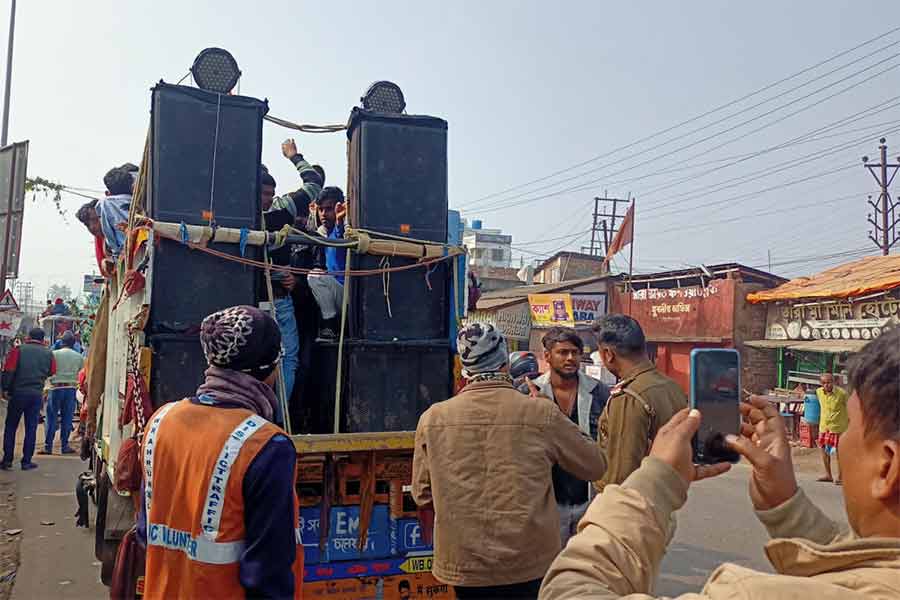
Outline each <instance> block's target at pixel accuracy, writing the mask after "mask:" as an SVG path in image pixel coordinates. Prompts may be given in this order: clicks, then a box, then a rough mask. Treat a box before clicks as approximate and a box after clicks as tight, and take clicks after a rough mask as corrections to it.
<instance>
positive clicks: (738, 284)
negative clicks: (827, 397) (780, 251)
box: [610, 264, 785, 393]
mask: <svg viewBox="0 0 900 600" xmlns="http://www.w3.org/2000/svg"><path fill="white" fill-rule="evenodd" d="M784 281H785V280H784V279H782V278H780V277H777V276H775V275H771V274H769V273H765V272H763V271H758V270H756V269H751V268H749V267H744V266H742V265H738V264H723V265H715V266H710V267H706V268H705V269H687V270H683V271H668V272H664V273H656V274H651V275H640V276H636V277H634V278H633V279H632V281H631V282H630V284H629V283H628V282H625V281H621V282H619V283H618V284H617V285H616V286H615V288H614V289H611V290H610V304H611V307H610V312H613V313H622V314H627V315H630V316H632V317H634V318H635V319H637V321H638V322H639V323H640V324H641V327H642V328H643V330H644V334H645V335H646V337H647V341H648V346H649V353H650V358H651V359H652V360H653V361H654V362H655V364H656V366H657V367H658V368H659V370H660V371H661V372H663V373H665V374H666V375H668V376H669V377H671V378H672V379H674V380H675V381H676V382H678V384H679V385H680V386H681V388H682V389H683V390H684V391H685V393H689V390H690V360H691V350H693V349H695V348H734V349H736V350H738V352H739V353H740V355H741V386H742V387H743V388H744V389H746V390H750V391H753V392H762V391H764V390H766V389H770V388H772V387H773V386H774V385H775V372H774V370H773V369H771V368H770V367H766V368H765V369H760V368H759V366H760V365H757V364H756V362H755V361H754V358H755V357H754V356H753V354H751V352H750V350H749V349H748V348H747V346H746V344H745V342H746V341H749V340H755V339H758V338H759V337H760V336H761V335H762V334H763V333H764V331H765V328H766V311H765V310H764V309H763V308H762V307H760V306H757V305H753V304H750V303H748V302H747V299H746V298H747V295H748V294H750V293H752V292H756V291H760V290H764V289H768V288H772V287H775V286H776V285H778V284H780V283H783V282H784Z"/></svg>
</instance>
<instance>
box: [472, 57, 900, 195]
mask: <svg viewBox="0 0 900 600" xmlns="http://www.w3.org/2000/svg"><path fill="white" fill-rule="evenodd" d="M897 56H900V53H898V54H897ZM897 67H900V63H897V64H895V65H892V66H890V67H888V68H887V69H883V70H882V71H879V72H878V73H875V74H874V75H871V76H869V77H867V78H865V79H863V80H862V81H858V82H856V83H854V84H851V85H849V86H847V87H845V88H843V89H841V90H839V91H837V92H835V93H833V94H831V95H829V96H826V97H825V98H821V99H819V100H817V101H815V102H813V103H812V104H809V105H807V106H804V107H802V108H800V109H799V110H797V111H794V112H792V113H789V114H787V115H784V116H782V117H780V118H778V119H776V120H774V121H771V122H769V123H767V124H765V125H763V126H762V127H758V128H756V129H754V130H752V131H749V132H747V133H745V134H742V135H740V136H738V137H735V138H732V139H730V140H728V141H726V142H723V143H721V144H719V145H717V146H713V147H712V148H707V149H706V150H704V151H703V152H702V153H700V154H699V155H695V156H694V157H692V158H696V156H702V155H704V154H708V153H709V152H711V151H713V150H718V149H719V148H722V147H724V146H727V145H729V144H732V143H734V142H736V141H739V140H742V139H745V138H746V137H749V136H750V135H753V134H754V133H758V132H760V131H762V130H763V129H767V128H768V127H771V126H772V125H775V124H777V123H780V122H781V121H784V120H786V119H788V118H790V117H793V116H796V115H797V114H799V113H801V112H804V111H807V110H809V109H811V108H813V107H815V106H818V105H820V104H822V103H824V102H827V101H828V100H831V99H832V98H834V97H836V96H838V95H840V94H843V93H845V92H847V91H849V90H851V89H854V88H856V87H858V86H860V85H862V84H864V83H866V82H868V81H871V80H872V79H874V78H876V77H880V76H882V75H884V74H885V73H887V72H889V71H891V70H893V69H896V68H897ZM857 74H858V73H857ZM845 79H846V78H845ZM841 81H843V80H841ZM834 83H839V82H834ZM831 85H834V84H829V85H828V86H826V87H830V86H831ZM822 89H825V88H821V89H820V90H817V91H816V92H811V93H810V94H807V95H806V96H803V97H801V98H797V99H795V100H792V101H791V102H789V103H787V104H785V105H783V106H780V107H777V108H775V109H772V110H770V111H767V112H766V113H763V114H762V115H757V116H756V117H753V118H751V119H748V120H745V121H743V122H741V123H739V124H737V125H734V126H732V127H729V128H728V129H724V130H722V131H719V132H716V133H714V134H711V135H709V136H706V137H705V138H702V139H700V140H697V141H694V142H691V143H689V144H686V145H684V146H679V147H678V148H675V149H673V150H670V151H668V152H665V153H663V154H661V155H658V156H654V157H652V158H649V159H647V160H644V161H642V162H640V163H638V164H636V165H632V166H630V167H626V168H624V169H620V170H619V171H615V172H613V173H607V175H606V177H601V178H597V179H592V180H590V181H587V182H584V183H581V184H578V185H575V186H573V187H569V188H566V189H563V190H557V191H554V192H550V193H547V194H543V195H540V196H536V197H534V198H527V199H525V200H522V201H521V202H507V203H506V204H503V205H496V206H492V207H488V208H484V207H480V208H479V209H478V210H479V212H481V213H485V212H494V211H497V210H503V209H505V208H509V207H511V206H521V205H523V204H531V203H533V202H537V201H538V200H543V199H545V198H551V197H553V196H558V195H560V194H565V193H568V192H574V191H584V190H587V189H589V188H590V187H592V186H594V185H595V184H597V183H599V182H601V181H603V180H604V179H605V178H607V177H612V176H615V175H619V174H621V173H625V172H628V171H631V170H634V169H637V168H638V167H642V166H645V165H648V164H650V163H653V162H655V161H657V160H660V159H662V158H666V157H668V156H671V155H673V154H676V153H678V152H680V151H682V150H685V149H687V148H691V147H693V146H697V145H699V144H702V143H704V142H706V141H709V140H711V139H713V138H715V137H718V136H719V135H721V134H723V133H727V132H729V131H733V130H735V129H738V128H740V127H742V126H744V125H746V124H748V123H750V122H752V121H755V120H757V119H759V118H762V117H765V116H768V115H769V114H772V113H773V112H775V111H777V110H780V109H781V108H785V107H787V106H790V105H791V104H794V103H796V102H798V101H800V100H803V99H805V98H808V97H809V96H810V95H812V94H815V93H817V92H818V91H821V90H822ZM651 150H652V148H651ZM633 156H637V155H632V156H631V157H628V158H632V157H633ZM628 158H626V159H623V160H627V159H628ZM687 160H690V158H689V159H687ZM612 164H615V163H610V164H608V165H605V166H611V165H612ZM510 200H512V199H510Z"/></svg>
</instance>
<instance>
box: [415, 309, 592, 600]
mask: <svg viewBox="0 0 900 600" xmlns="http://www.w3.org/2000/svg"><path fill="white" fill-rule="evenodd" d="M457 347H458V350H459V356H460V359H461V362H462V366H463V377H465V378H466V379H467V380H468V383H467V385H466V387H465V388H464V389H463V391H462V392H461V393H459V394H458V395H456V396H454V397H453V398H451V399H449V400H447V401H445V402H438V403H436V404H434V405H432V406H431V408H429V409H428V410H427V411H425V414H423V415H422V417H421V418H420V419H419V425H418V427H417V428H416V442H415V450H414V454H413V473H412V487H413V489H412V493H413V498H414V499H415V501H416V503H417V504H418V505H419V506H420V507H423V508H426V509H427V508H430V507H433V509H434V524H435V525H434V527H435V529H434V541H435V545H434V566H433V569H432V572H433V574H434V576H435V577H436V578H437V579H438V580H440V581H442V582H443V583H447V584H449V585H453V586H454V588H455V590H456V596H457V598H461V599H465V598H537V594H538V590H539V588H540V585H541V579H542V578H543V577H544V574H545V573H546V572H547V568H548V567H549V566H550V563H551V562H553V559H554V558H555V557H556V555H557V554H558V553H559V549H560V542H559V516H558V513H557V509H556V501H555V498H554V495H553V480H552V477H551V469H552V467H553V465H554V464H557V463H558V464H559V465H561V466H562V467H563V468H564V469H565V470H566V471H568V472H569V473H572V474H573V476H575V477H577V478H579V479H581V480H584V481H591V480H594V479H598V478H599V477H601V476H602V475H603V473H604V472H605V471H606V455H605V454H604V452H603V450H601V449H600V447H599V446H597V444H596V443H595V442H594V441H593V440H591V438H590V437H589V436H587V435H586V434H585V433H584V432H582V431H581V430H580V429H579V428H578V426H577V425H576V424H575V423H573V422H572V420H571V419H570V418H569V417H567V416H566V415H565V414H563V412H562V411H561V410H560V409H559V408H557V406H556V405H555V404H554V403H553V402H549V401H548V400H547V399H546V398H537V397H530V396H526V395H524V394H521V393H519V392H518V391H517V390H516V389H515V388H514V387H513V386H512V379H511V378H510V376H509V373H508V356H509V355H508V353H507V350H506V340H504V339H503V336H502V335H501V334H500V332H499V331H498V330H497V329H496V328H494V326H493V325H485V324H481V323H473V324H471V325H469V326H468V327H466V328H465V329H463V330H462V331H460V333H459V336H458V337H457Z"/></svg>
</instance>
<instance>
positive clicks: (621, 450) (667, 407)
mask: <svg viewBox="0 0 900 600" xmlns="http://www.w3.org/2000/svg"><path fill="white" fill-rule="evenodd" d="M687 405H688V401H687V396H685V394H684V392H683V391H682V390H681V388H680V387H679V386H678V384H677V383H675V382H674V381H673V380H672V379H670V378H668V377H666V376H665V375H663V374H662V373H660V372H659V371H658V370H657V369H656V366H654V365H653V363H651V362H650V361H644V362H642V363H640V364H638V365H636V366H635V367H634V368H633V369H631V371H629V372H628V373H627V374H626V375H625V377H623V378H622V380H621V381H620V382H619V383H618V384H616V385H615V386H614V387H613V388H612V389H611V390H610V394H609V402H607V403H606V407H605V408H604V409H603V413H602V414H601V415H600V425H599V435H598V440H597V443H599V444H600V447H601V448H603V449H604V450H605V451H606V455H607V457H608V460H609V467H608V468H607V470H606V474H605V475H604V476H603V478H602V479H601V480H599V481H597V482H595V486H596V487H597V489H598V490H600V491H602V490H603V488H604V487H605V486H607V485H609V484H620V483H622V482H623V481H625V479H626V478H627V477H628V476H629V475H631V473H632V472H634V471H635V470H636V469H637V468H638V467H639V466H640V464H641V461H642V460H643V459H644V457H645V456H647V454H648V453H649V452H650V445H651V444H652V442H653V438H654V437H656V432H657V431H659V429H660V427H662V426H663V425H664V424H665V423H666V422H668V421H669V419H671V418H672V416H673V415H674V414H675V413H677V412H678V411H679V410H682V409H683V408H686V407H687Z"/></svg>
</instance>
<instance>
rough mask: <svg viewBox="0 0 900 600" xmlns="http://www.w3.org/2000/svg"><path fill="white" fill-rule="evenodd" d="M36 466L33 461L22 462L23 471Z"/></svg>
mask: <svg viewBox="0 0 900 600" xmlns="http://www.w3.org/2000/svg"><path fill="white" fill-rule="evenodd" d="M37 468H38V466H37V464H36V463H33V462H23V463H22V470H23V471H30V470H32V469H37Z"/></svg>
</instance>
